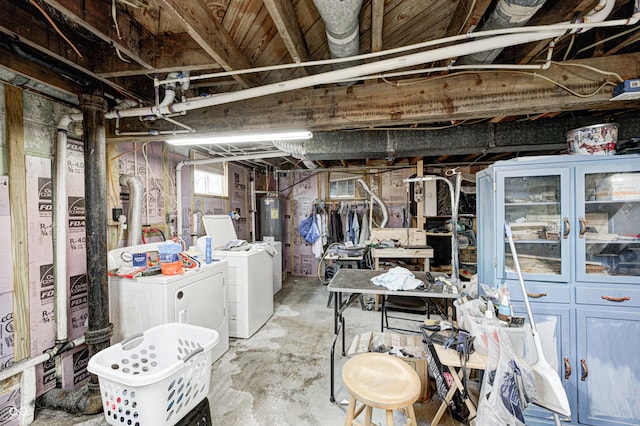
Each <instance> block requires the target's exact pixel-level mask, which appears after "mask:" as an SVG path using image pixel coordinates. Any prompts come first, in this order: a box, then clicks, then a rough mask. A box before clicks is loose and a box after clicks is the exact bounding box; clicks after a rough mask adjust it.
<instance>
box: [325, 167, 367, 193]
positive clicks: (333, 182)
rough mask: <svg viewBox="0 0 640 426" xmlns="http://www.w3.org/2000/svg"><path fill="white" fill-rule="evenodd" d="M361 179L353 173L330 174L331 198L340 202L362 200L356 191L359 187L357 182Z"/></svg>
mask: <svg viewBox="0 0 640 426" xmlns="http://www.w3.org/2000/svg"><path fill="white" fill-rule="evenodd" d="M361 177H362V176H360V175H354V174H352V173H340V172H332V173H329V198H331V199H339V200H340V199H355V198H360V197H359V195H360V194H357V190H356V188H357V187H358V186H359V185H358V183H357V182H356V180H357V179H359V178H361Z"/></svg>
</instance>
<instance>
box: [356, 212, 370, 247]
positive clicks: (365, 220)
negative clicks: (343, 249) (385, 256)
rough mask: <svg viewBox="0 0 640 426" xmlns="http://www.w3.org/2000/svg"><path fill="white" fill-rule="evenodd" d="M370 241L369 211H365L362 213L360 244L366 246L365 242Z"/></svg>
mask: <svg viewBox="0 0 640 426" xmlns="http://www.w3.org/2000/svg"><path fill="white" fill-rule="evenodd" d="M368 239H369V211H368V210H367V209H364V210H363V212H362V227H361V228H360V238H359V239H358V244H360V245H364V242H365V241H367V240H368Z"/></svg>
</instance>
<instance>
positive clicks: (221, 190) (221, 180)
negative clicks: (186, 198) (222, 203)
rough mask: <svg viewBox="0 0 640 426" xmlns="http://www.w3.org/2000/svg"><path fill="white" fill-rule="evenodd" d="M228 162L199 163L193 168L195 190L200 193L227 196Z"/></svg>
mask: <svg viewBox="0 0 640 426" xmlns="http://www.w3.org/2000/svg"><path fill="white" fill-rule="evenodd" d="M227 188H228V185H227V163H226V162H224V163H211V164H198V165H196V166H194V170H193V192H195V193H196V194H198V195H209V196H216V197H226V196H227Z"/></svg>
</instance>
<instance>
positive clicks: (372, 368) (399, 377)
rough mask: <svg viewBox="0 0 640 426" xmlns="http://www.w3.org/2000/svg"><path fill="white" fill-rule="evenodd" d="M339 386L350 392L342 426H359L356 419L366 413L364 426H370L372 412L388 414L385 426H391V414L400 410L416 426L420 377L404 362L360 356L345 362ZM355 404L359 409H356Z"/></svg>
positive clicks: (373, 355)
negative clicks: (382, 411) (415, 408)
mask: <svg viewBox="0 0 640 426" xmlns="http://www.w3.org/2000/svg"><path fill="white" fill-rule="evenodd" d="M342 383H343V384H344V387H345V388H346V389H347V391H348V392H349V394H350V396H351V398H350V399H349V408H348V409H347V418H346V420H345V422H344V424H345V426H352V425H353V424H356V425H360V423H358V422H356V421H355V419H356V418H357V417H358V416H359V415H360V413H362V410H363V409H364V410H365V423H364V424H365V425H367V426H368V425H371V415H372V411H373V408H379V409H382V410H385V411H386V412H387V426H392V425H393V410H402V411H404V413H405V414H406V416H407V418H408V419H409V422H408V425H410V426H417V421H416V414H415V412H414V411H413V403H414V402H416V401H417V400H418V397H419V396H420V386H421V383H420V377H419V376H418V373H416V372H415V370H414V369H413V368H411V367H410V366H409V365H408V364H407V363H406V362H404V361H403V360H401V359H399V358H397V357H395V356H393V355H388V354H382V353H373V352H371V353H365V354H359V355H356V356H354V357H353V358H351V359H350V360H348V361H347V362H346V364H345V365H344V368H343V369H342ZM358 402H361V403H362V405H361V406H360V407H358V408H356V406H357V404H358Z"/></svg>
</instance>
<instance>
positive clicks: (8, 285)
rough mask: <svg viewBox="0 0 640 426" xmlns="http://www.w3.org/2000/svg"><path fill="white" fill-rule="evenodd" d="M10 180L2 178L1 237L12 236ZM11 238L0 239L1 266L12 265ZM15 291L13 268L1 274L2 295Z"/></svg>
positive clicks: (0, 290)
mask: <svg viewBox="0 0 640 426" xmlns="http://www.w3.org/2000/svg"><path fill="white" fill-rule="evenodd" d="M9 213H10V212H9V178H8V177H7V176H0V235H5V236H10V235H11V216H9ZM12 264H13V257H12V255H11V238H0V265H12ZM9 291H13V268H6V269H5V271H4V272H3V273H2V274H0V294H2V293H7V292H9Z"/></svg>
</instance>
